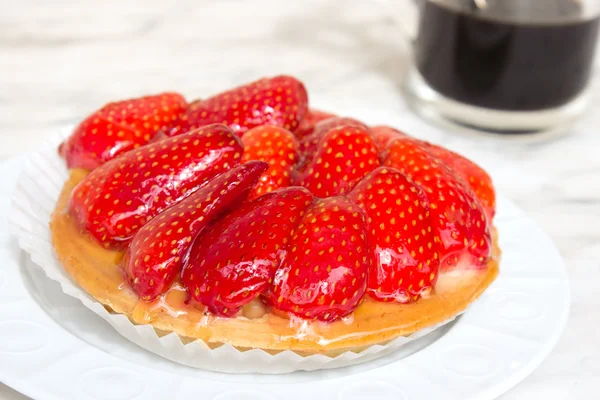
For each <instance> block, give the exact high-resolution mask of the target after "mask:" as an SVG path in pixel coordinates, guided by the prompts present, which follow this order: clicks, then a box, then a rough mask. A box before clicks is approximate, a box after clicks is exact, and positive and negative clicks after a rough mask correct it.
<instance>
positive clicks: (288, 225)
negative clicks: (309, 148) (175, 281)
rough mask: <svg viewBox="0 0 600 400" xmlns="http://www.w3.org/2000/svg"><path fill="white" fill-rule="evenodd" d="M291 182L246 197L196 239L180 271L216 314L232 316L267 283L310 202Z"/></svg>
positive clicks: (196, 295) (191, 290)
mask: <svg viewBox="0 0 600 400" xmlns="http://www.w3.org/2000/svg"><path fill="white" fill-rule="evenodd" d="M312 200H313V196H312V195H311V194H310V192H309V191H308V190H306V189H304V188H300V187H289V188H284V189H280V190H277V191H275V192H272V193H268V194H265V195H263V196H261V197H259V198H258V199H256V200H254V201H251V202H248V203H245V204H244V205H242V206H241V207H240V208H239V209H237V210H235V211H233V212H231V213H230V214H228V215H226V216H225V217H223V218H221V219H220V220H219V221H218V222H217V223H216V224H215V225H214V226H213V227H212V228H211V229H210V230H208V231H207V232H206V234H203V235H202V236H200V237H199V238H198V240H196V242H195V243H194V246H193V247H192V250H191V251H190V256H189V262H188V264H187V267H186V268H185V269H184V272H183V275H182V281H183V284H184V285H186V287H187V288H188V291H189V293H190V294H191V296H192V297H193V298H194V299H195V300H196V301H198V302H200V303H202V304H204V305H206V306H207V308H208V309H209V310H210V311H211V312H212V313H214V314H217V315H220V316H232V315H234V314H236V313H237V312H238V311H239V310H240V308H242V306H244V305H245V304H247V303H249V302H250V301H252V300H253V299H255V298H256V297H257V296H258V295H259V294H261V293H262V292H263V291H264V290H265V289H266V288H267V286H268V285H269V284H271V282H272V279H273V275H274V274H275V271H276V270H277V267H279V264H280V262H281V258H282V257H283V255H284V254H285V251H284V249H283V248H284V246H285V244H286V243H287V242H288V240H289V236H290V234H291V231H292V230H293V229H294V228H295V226H296V225H297V224H298V223H299V222H300V218H301V217H302V215H303V214H304V210H305V209H306V208H307V207H308V206H309V205H310V204H311V203H312Z"/></svg>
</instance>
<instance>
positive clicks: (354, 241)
mask: <svg viewBox="0 0 600 400" xmlns="http://www.w3.org/2000/svg"><path fill="white" fill-rule="evenodd" d="M59 152H60V154H61V156H62V157H63V158H64V160H65V162H66V165H67V167H68V169H69V178H68V180H67V181H66V182H65V184H64V187H63V189H62V193H61V195H60V198H59V199H58V202H57V204H56V209H55V211H54V213H53V215H52V220H51V222H50V226H51V231H52V241H53V246H54V249H55V251H56V255H57V257H58V259H59V260H60V262H61V263H62V265H63V266H64V268H65V270H66V271H67V272H68V274H69V275H70V276H71V277H72V278H73V279H74V280H75V281H76V282H77V284H78V285H80V286H81V287H82V288H83V289H85V290H86V291H87V292H88V293H89V294H90V295H92V296H93V297H94V298H95V299H96V300H97V301H99V302H100V303H102V304H104V305H105V307H107V309H109V310H110V311H111V312H114V313H120V314H124V315H126V316H127V317H128V318H129V319H130V320H131V321H132V322H133V323H135V324H151V325H152V326H153V327H154V328H155V329H156V330H157V332H159V334H166V333H169V332H175V333H177V334H178V335H179V336H180V337H182V339H183V340H186V341H190V340H195V339H202V340H204V341H205V342H206V343H208V344H210V345H212V346H219V345H221V344H223V343H227V344H231V345H233V346H235V347H237V348H239V349H247V348H260V349H264V350H268V351H278V350H293V351H296V352H298V353H299V354H303V355H304V354H316V353H324V354H335V353H339V352H342V351H347V350H353V351H360V350H361V349H363V348H365V347H368V346H371V345H373V344H382V343H386V342H388V341H390V340H392V339H394V338H396V337H398V336H402V335H404V336H405V335H409V334H411V333H414V332H417V331H419V330H421V329H424V328H427V327H432V326H435V325H437V324H440V323H442V322H444V321H447V320H449V319H451V318H453V317H455V316H456V315H458V314H459V313H461V312H463V311H464V310H465V309H466V308H467V307H468V305H469V304H470V303H471V302H472V301H474V300H475V299H476V298H477V297H478V296H479V295H480V294H481V293H482V292H483V291H484V290H485V289H486V288H487V287H488V286H489V285H490V284H491V283H492V282H493V280H494V279H495V277H496V276H497V274H498V262H499V257H500V250H499V248H498V246H497V237H496V232H495V229H494V227H493V218H494V211H495V194H494V190H493V187H492V182H491V179H490V177H489V176H488V174H487V173H486V172H485V171H483V170H482V169H481V168H480V167H479V166H477V165H476V164H474V163H473V162H471V161H469V160H468V159H466V158H464V157H462V156H460V155H458V154H456V153H453V152H451V151H449V150H447V149H444V148H443V147H439V146H437V145H434V144H431V143H428V142H425V141H422V140H419V139H417V138H415V137H412V136H409V135H407V134H405V133H403V132H401V131H399V130H396V129H394V128H392V127H388V126H367V125H366V124H364V123H363V122H361V121H358V120H356V119H353V118H347V117H339V116H336V115H334V114H330V113H327V112H323V111H319V110H315V109H311V108H309V106H308V97H307V93H306V90H305V87H304V85H303V84H302V83H301V82H299V81H298V80H297V79H295V78H293V77H289V76H277V77H273V78H264V79H260V80H258V81H255V82H251V83H249V84H247V85H244V86H241V87H238V88H234V89H232V90H229V91H226V92H223V93H220V94H217V95H214V96H212V97H208V98H205V99H201V100H196V101H193V102H190V103H188V102H187V101H186V100H185V99H184V98H183V97H182V96H181V95H179V94H177V93H164V94H158V95H152V96H146V97H141V98H136V99H130V100H124V101H119V102H114V103H109V104H107V105H105V106H104V107H102V108H101V109H99V110H97V111H96V112H94V113H93V114H91V115H90V116H89V117H87V118H86V119H85V120H83V122H81V123H80V124H79V125H78V126H77V127H76V128H75V130H74V131H73V133H72V134H71V136H70V137H69V138H68V139H67V140H65V141H64V143H63V144H62V145H61V146H60V149H59Z"/></svg>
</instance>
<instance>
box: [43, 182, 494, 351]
mask: <svg viewBox="0 0 600 400" xmlns="http://www.w3.org/2000/svg"><path fill="white" fill-rule="evenodd" d="M86 174H87V172H86V171H85V170H71V171H70V176H69V179H68V180H67V181H66V182H65V184H64V186H63V189H62V192H61V194H60V197H59V199H58V202H57V204H56V208H55V210H54V213H53V214H52V219H51V223H50V229H51V232H52V243H53V246H54V249H55V251H56V255H57V257H58V260H59V261H60V262H61V264H62V265H63V267H64V268H65V270H66V271H67V273H68V274H69V275H70V276H71V277H72V278H73V279H74V280H75V281H76V282H77V284H78V285H79V286H81V287H82V288H83V289H84V290H85V291H87V292H88V293H89V294H90V295H91V296H92V297H94V298H95V299H96V300H97V301H99V302H100V303H102V304H104V305H105V306H106V307H107V308H108V309H110V310H112V311H113V312H115V313H119V314H124V315H126V316H127V317H128V318H129V319H130V320H131V321H132V322H133V323H134V324H151V325H152V326H153V327H154V328H155V329H156V331H157V332H158V333H159V335H160V334H166V333H169V332H175V333H177V334H178V335H179V336H181V337H182V338H183V339H184V340H195V339H202V340H203V341H204V342H206V343H207V344H209V345H210V346H215V347H217V346H219V345H221V344H223V343H227V344H230V345H232V346H235V347H236V348H239V349H250V348H260V349H263V350H267V351H275V352H276V351H280V350H293V351H295V352H297V353H299V354H301V355H308V354H317V353H321V354H326V355H329V356H335V355H337V354H339V353H341V352H344V351H348V350H352V351H355V352H358V351H360V350H361V349H363V348H366V347H369V346H371V345H374V344H383V343H386V342H388V341H390V340H393V339H395V338H396V337H399V336H407V335H410V334H412V333H415V332H417V331H419V330H421V329H424V328H428V327H432V326H435V325H438V324H441V323H443V322H445V321H447V320H449V319H452V318H454V317H455V316H457V315H458V314H460V313H461V312H463V311H464V310H465V309H466V308H467V306H468V305H469V304H470V303H471V302H473V301H474V300H475V299H476V298H477V297H479V295H481V293H483V291H484V290H485V289H486V288H487V287H488V286H489V285H490V284H491V283H492V282H493V281H494V279H495V278H496V276H497V275H498V261H499V259H500V249H499V248H498V245H497V235H496V233H495V232H494V246H493V255H492V258H491V259H490V261H489V262H488V264H487V266H486V268H483V269H469V270H461V271H452V272H446V273H444V272H442V273H440V276H439V278H438V283H437V285H436V288H435V290H434V291H433V292H432V293H431V294H430V295H429V296H428V297H427V298H422V299H419V300H418V301H417V302H415V303H411V304H396V303H380V302H376V301H374V300H371V299H370V298H366V300H365V301H364V302H363V303H362V304H361V305H360V306H359V307H358V308H357V309H356V310H355V311H354V313H353V314H351V315H350V316H348V317H346V318H344V319H342V320H340V321H335V322H332V323H323V322H318V321H303V320H295V319H293V318H292V319H289V318H285V317H282V316H280V315H276V314H273V313H269V312H266V313H264V311H263V312H262V313H261V312H260V308H261V307H259V306H257V307H255V308H256V309H257V310H258V313H257V314H256V315H255V317H253V318H249V317H246V316H243V315H240V316H237V317H233V318H217V317H214V316H211V315H208V314H206V313H205V312H204V311H203V310H202V309H201V307H198V306H195V305H193V304H187V303H186V299H187V295H186V293H185V290H184V289H183V288H182V287H181V285H179V284H178V283H177V282H176V283H175V284H174V285H173V287H172V288H171V289H170V290H169V291H168V292H167V293H165V294H164V295H163V296H161V297H160V298H158V299H156V300H155V301H152V302H144V301H142V300H140V299H139V298H138V296H137V294H136V293H135V292H134V291H133V290H132V289H131V288H130V287H129V286H128V284H127V283H126V282H125V279H124V278H123V275H122V274H121V269H120V267H119V262H120V260H121V258H122V256H123V253H122V252H119V251H114V250H107V249H105V248H103V247H101V246H100V245H98V244H97V243H95V242H93V241H92V240H91V239H90V238H89V237H88V236H87V234H85V233H84V232H82V231H81V229H80V228H79V227H78V226H77V224H76V222H75V220H74V219H73V217H72V216H71V215H70V214H69V213H68V212H67V204H68V199H69V195H70V193H71V191H72V190H73V188H74V187H75V186H76V185H77V183H79V182H80V181H81V180H82V179H83V178H85V176H86Z"/></svg>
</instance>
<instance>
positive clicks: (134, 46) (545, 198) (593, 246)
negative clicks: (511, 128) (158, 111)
mask: <svg viewBox="0 0 600 400" xmlns="http://www.w3.org/2000/svg"><path fill="white" fill-rule="evenodd" d="M407 1H408V0H397V1H396V3H398V7H403V6H405V5H403V3H406V2H407ZM399 9H401V8H399ZM406 54H407V46H406V45H405V43H404V42H403V40H402V39H401V38H400V34H399V31H398V28H397V27H396V26H394V24H393V22H392V18H390V16H389V13H387V12H386V11H385V10H383V9H382V8H381V6H380V4H379V2H376V1H373V0H298V1H277V0H252V1H243V0H221V1H216V0H179V1H171V2H168V1H160V0H137V1H133V0H106V1H102V2H99V1H91V0H80V1H75V0H55V1H52V2H49V1H45V0H22V1H19V2H16V1H9V0H0V143H1V145H0V158H7V157H10V156H13V155H17V154H19V153H21V152H23V151H26V150H29V149H31V148H34V147H35V146H36V145H38V144H39V143H41V142H42V141H43V140H44V137H46V136H47V135H50V134H52V133H53V132H54V131H55V130H56V129H57V128H58V127H60V126H63V125H65V124H68V123H73V122H75V121H77V120H78V119H79V118H81V117H82V116H83V115H85V114H86V113H88V112H90V111H92V110H93V109H95V108H97V107H99V106H100V105H102V104H103V103H104V102H106V101H109V100H113V99H117V98H122V97H130V96H135V95H139V94H143V93H148V92H157V91H161V90H165V89H172V90H177V91H180V92H182V93H184V94H185V95H187V96H189V97H190V98H194V97H200V96H206V95H208V94H211V93H213V92H216V91H218V90H220V89H223V88H227V87H229V86H231V85H234V84H238V83H242V82H245V81H248V80H252V79H254V78H257V77H260V76H263V75H270V74H277V73H282V72H283V73H289V74H293V75H296V76H298V77H299V78H301V79H302V80H303V81H304V82H305V83H306V85H307V87H308V89H309V92H310V95H311V102H312V104H313V105H316V106H320V107H327V108H330V109H331V110H332V111H337V112H338V113H341V114H348V115H350V114H351V115H353V116H357V117H360V118H363V119H365V120H366V122H370V123H393V124H395V125H397V126H398V127H399V128H404V129H405V130H407V131H408V132H411V133H413V134H415V135H418V136H422V137H425V138H428V139H430V140H433V141H437V142H441V143H443V144H445V145H447V146H448V147H451V148H453V149H455V150H458V151H460V152H462V153H464V154H466V155H467V156H469V157H471V158H473V159H474V160H476V161H477V162H479V163H480V164H481V165H483V166H484V167H485V168H486V169H487V170H488V171H490V173H491V175H492V177H493V178H494V180H495V184H496V186H497V188H498V190H499V191H501V192H502V193H504V194H505V195H506V196H508V197H510V198H511V199H513V200H514V201H515V202H516V203H517V204H518V205H519V206H521V207H522V208H523V209H525V210H526V211H527V212H528V213H529V214H530V215H531V216H533V218H534V219H536V220H537V222H538V223H539V224H540V225H541V226H542V227H543V228H544V229H545V230H546V231H547V232H548V233H549V234H550V236H551V237H552V238H553V240H554V241H555V242H556V244H557V246H558V248H559V250H560V251H561V253H562V255H563V257H564V258H565V260H566V262H567V265H568V268H569V273H570V279H571V288H572V301H573V305H572V310H571V317H570V320H569V324H568V327H567V329H566V331H565V333H564V334H563V336H562V338H561V340H560V342H559V343H558V345H557V347H556V349H555V350H554V351H553V353H552V354H551V355H550V356H549V357H548V359H547V360H546V361H545V362H544V363H543V364H542V365H541V366H540V367H539V368H538V369H537V370H536V371H535V372H534V373H533V374H532V375H531V376H530V377H528V378H527V379H526V380H525V381H524V382H523V383H521V384H519V385H518V386H517V387H516V388H515V389H513V390H511V391H510V392H508V393H507V394H505V395H504V396H502V399H503V400H504V399H506V400H516V399H531V398H544V399H546V400H558V399H561V400H562V399H581V398H588V397H589V395H591V396H592V398H593V397H594V396H595V394H594V393H597V391H598V389H600V339H598V334H597V332H596V331H595V329H594V328H595V327H596V326H598V324H600V296H598V295H597V288H598V283H597V282H598V281H599V280H600V255H599V254H600V156H599V155H598V154H599V152H600V128H599V127H600V105H599V104H600V102H599V100H600V69H598V73H597V74H596V76H595V77H594V82H593V86H592V98H593V107H592V109H591V110H590V112H588V113H587V115H585V116H584V117H583V118H581V119H580V120H579V121H578V122H577V123H576V124H575V125H574V126H572V127H570V128H569V129H568V130H567V132H566V133H565V135H563V136H561V137H557V138H548V137H547V138H538V139H535V140H530V139H526V140H525V139H521V140H508V139H506V138H500V137H495V136H483V135H476V136H473V135H464V134H460V133H457V132H452V131H448V130H446V129H440V128H438V127H436V126H433V125H430V124H428V123H426V122H423V121H420V120H419V119H418V118H416V117H415V116H414V115H412V114H411V113H410V112H409V111H408V109H407V107H406V104H405V102H404V100H403V98H402V97H401V95H400V93H399V90H398V86H399V83H400V81H401V79H402V76H403V71H404V69H405V68H406V63H407V57H406ZM0 398H6V399H11V400H12V399H22V398H23V397H22V396H20V395H19V394H17V393H15V392H13V391H11V390H10V389H8V388H6V387H3V386H1V385H0Z"/></svg>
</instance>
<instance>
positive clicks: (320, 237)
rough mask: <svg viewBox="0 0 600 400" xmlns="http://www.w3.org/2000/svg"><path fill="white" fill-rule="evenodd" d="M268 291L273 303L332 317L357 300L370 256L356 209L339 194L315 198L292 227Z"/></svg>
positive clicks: (352, 306) (346, 310)
mask: <svg viewBox="0 0 600 400" xmlns="http://www.w3.org/2000/svg"><path fill="white" fill-rule="evenodd" d="M285 250H286V252H285V255H284V257H283V261H282V263H281V266H280V267H279V269H278V270H277V272H276V273H275V278H274V279H273V285H272V287H271V289H270V291H269V297H270V301H271V302H272V304H273V307H275V308H276V309H278V310H280V311H284V312H288V313H291V314H294V315H297V316H299V317H301V318H306V319H317V320H321V321H334V320H336V319H338V318H341V317H343V316H345V315H347V314H349V313H351V312H352V311H353V310H354V309H355V308H356V306H358V304H359V302H360V301H361V299H362V297H363V295H364V292H365V288H366V284H367V274H368V270H369V264H370V258H369V247H368V244H367V232H366V228H365V221H364V219H363V214H362V211H361V210H360V208H358V206H356V205H355V204H353V203H351V202H350V201H349V200H347V199H346V198H344V197H330V198H327V199H319V200H317V201H315V202H314V203H313V205H312V206H311V207H309V208H308V210H307V211H306V214H304V217H302V220H301V223H300V225H298V227H297V228H296V229H295V230H294V231H293V235H292V238H291V240H290V242H289V243H288V245H287V247H286V249H285Z"/></svg>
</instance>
